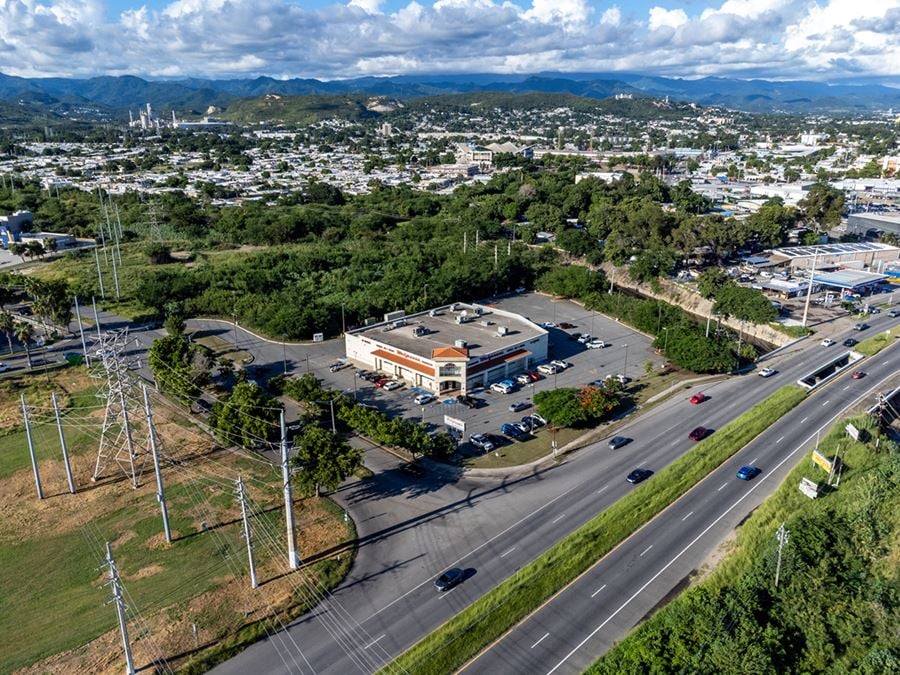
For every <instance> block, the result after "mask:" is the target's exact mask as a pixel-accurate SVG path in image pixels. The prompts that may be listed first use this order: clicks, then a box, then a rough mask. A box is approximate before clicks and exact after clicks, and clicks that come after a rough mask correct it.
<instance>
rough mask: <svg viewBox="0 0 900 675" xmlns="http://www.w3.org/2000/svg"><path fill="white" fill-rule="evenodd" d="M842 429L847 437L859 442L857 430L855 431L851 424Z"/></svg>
mask: <svg viewBox="0 0 900 675" xmlns="http://www.w3.org/2000/svg"><path fill="white" fill-rule="evenodd" d="M844 429H845V430H846V431H847V435H848V436H849V437H850V438H852V439H853V440H854V441H858V440H859V429H857V428H856V427H855V426H853V425H852V424H848V425H847V426H845V427H844Z"/></svg>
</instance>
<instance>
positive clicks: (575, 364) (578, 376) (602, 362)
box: [295, 293, 663, 454]
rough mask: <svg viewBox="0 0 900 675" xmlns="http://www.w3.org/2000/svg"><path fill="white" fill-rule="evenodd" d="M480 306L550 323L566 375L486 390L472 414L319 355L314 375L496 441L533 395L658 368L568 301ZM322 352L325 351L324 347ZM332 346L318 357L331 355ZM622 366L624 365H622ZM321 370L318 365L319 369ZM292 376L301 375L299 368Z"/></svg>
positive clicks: (645, 340)
mask: <svg viewBox="0 0 900 675" xmlns="http://www.w3.org/2000/svg"><path fill="white" fill-rule="evenodd" d="M483 304H487V305H490V306H496V307H499V308H500V309H504V310H507V311H511V312H516V313H518V314H522V315H523V316H526V317H528V318H529V319H530V320H532V321H534V322H536V323H552V324H555V325H556V326H560V325H564V326H567V327H566V328H565V329H563V328H560V327H556V328H554V327H548V328H547V329H548V331H549V333H550V344H549V358H550V359H551V360H552V359H562V360H564V361H566V362H568V363H569V364H570V365H569V367H568V368H566V369H565V370H562V371H559V372H557V373H556V374H553V375H549V376H541V377H540V379H539V380H537V381H536V382H532V383H531V384H528V385H517V387H516V389H515V390H514V391H513V392H512V393H509V394H500V393H497V392H494V391H491V390H490V389H489V388H486V389H484V390H476V391H473V392H470V394H472V395H473V396H475V397H477V398H478V399H481V400H482V401H484V404H483V405H481V406H480V407H478V408H477V409H470V408H468V407H466V406H464V405H462V404H460V403H459V402H457V401H456V399H455V398H444V399H442V398H438V399H436V400H434V401H432V402H431V403H428V404H426V405H423V406H419V405H416V404H415V402H414V400H413V399H414V398H415V397H416V396H417V395H418V394H421V393H425V392H424V391H423V390H421V389H416V388H413V387H411V386H410V385H408V384H405V385H404V386H403V387H402V388H400V389H396V390H394V391H385V390H384V389H383V388H378V387H375V386H374V385H373V384H372V383H371V382H368V381H366V380H363V379H361V378H359V377H357V376H356V373H357V372H358V371H357V369H356V368H344V369H342V370H340V371H337V372H334V373H332V372H330V371H329V370H328V368H327V367H325V364H323V363H322V358H321V355H319V356H317V357H316V358H315V359H314V366H315V368H314V371H313V372H315V374H316V375H317V376H318V377H320V378H321V379H323V380H324V381H325V383H326V385H328V386H330V387H332V388H334V389H340V390H341V391H343V392H345V393H347V394H348V395H350V396H355V398H356V400H357V401H359V402H360V403H365V404H368V405H375V406H377V407H378V408H379V409H381V410H383V411H385V412H387V413H389V414H391V415H401V416H403V417H407V418H410V419H417V420H421V421H423V422H425V423H426V424H428V425H430V426H431V427H432V428H435V429H441V430H447V427H446V426H445V425H444V416H445V415H448V416H450V417H452V418H455V419H457V420H461V421H462V422H464V423H465V437H466V438H468V437H469V436H470V435H471V434H474V433H487V434H491V435H492V436H494V437H498V436H499V435H500V425H501V424H503V423H508V422H517V421H520V420H521V419H522V417H523V416H526V415H528V413H529V412H530V411H531V410H532V401H533V398H534V395H535V394H536V393H538V392H541V391H547V390H552V389H555V388H557V387H580V386H583V385H585V384H588V383H590V382H593V381H595V380H601V379H603V378H604V377H606V376H607V375H617V374H626V375H627V376H628V377H630V378H631V379H633V380H634V379H638V378H639V377H641V376H642V375H643V374H644V372H645V370H644V369H645V364H646V363H647V361H650V362H652V363H653V365H654V367H656V368H659V366H661V365H662V362H663V359H662V357H661V356H660V355H658V354H656V353H655V352H654V351H653V349H652V347H651V339H650V338H649V337H647V336H645V335H642V334H641V333H638V332H636V331H634V330H632V329H631V328H629V327H628V326H625V325H623V324H621V323H618V322H616V321H614V320H612V319H609V318H608V317H606V316H603V315H601V314H597V313H595V312H590V311H588V310H586V309H584V308H583V307H581V306H579V305H577V304H575V303H573V302H571V301H569V300H555V299H553V298H550V297H547V296H544V295H541V294H538V293H526V294H522V295H515V296H510V297H504V298H498V299H495V300H491V301H486V302H484V303H483ZM573 333H590V334H591V335H592V336H595V337H597V338H599V339H601V340H603V341H604V342H605V343H606V344H607V346H606V347H605V348H602V349H588V348H587V347H586V346H585V345H584V344H581V343H579V342H578V341H577V340H575V339H574V338H573V336H572V334H573ZM323 346H324V345H323ZM336 346H337V344H336V341H334V342H333V343H332V345H330V346H329V347H328V348H326V349H325V350H323V351H327V352H328V353H329V354H334V352H335V347H336ZM626 360H627V362H626ZM320 364H321V365H320ZM299 365H300V367H299V368H297V369H296V370H295V372H297V373H298V374H302V372H303V367H302V364H299ZM511 403H522V404H524V407H523V409H522V410H520V411H518V412H511V411H510V410H509V406H510V404H511ZM461 451H463V452H464V454H475V453H478V452H480V451H478V450H476V449H475V448H472V447H469V446H468V444H466V446H463V447H462V448H461Z"/></svg>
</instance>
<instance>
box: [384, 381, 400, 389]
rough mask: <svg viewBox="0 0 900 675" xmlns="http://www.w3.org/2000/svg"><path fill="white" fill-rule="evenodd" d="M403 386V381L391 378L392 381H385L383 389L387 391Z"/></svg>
mask: <svg viewBox="0 0 900 675" xmlns="http://www.w3.org/2000/svg"><path fill="white" fill-rule="evenodd" d="M402 386H403V383H402V382H399V381H397V380H391V381H390V382H385V383H384V386H383V387H382V389H385V390H387V391H394V389H399V388H400V387H402Z"/></svg>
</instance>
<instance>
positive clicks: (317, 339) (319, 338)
mask: <svg viewBox="0 0 900 675" xmlns="http://www.w3.org/2000/svg"><path fill="white" fill-rule="evenodd" d="M324 339H325V334H324V333H313V342H322V341H323V340H324Z"/></svg>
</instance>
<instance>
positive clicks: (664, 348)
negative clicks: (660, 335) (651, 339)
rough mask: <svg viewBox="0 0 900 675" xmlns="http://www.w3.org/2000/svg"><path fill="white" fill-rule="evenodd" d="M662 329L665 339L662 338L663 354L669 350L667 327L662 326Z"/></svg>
mask: <svg viewBox="0 0 900 675" xmlns="http://www.w3.org/2000/svg"><path fill="white" fill-rule="evenodd" d="M663 331H664V332H665V334H666V337H665V340H663V354H667V353H668V350H669V327H668V326H663Z"/></svg>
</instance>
